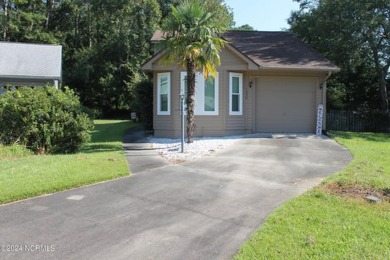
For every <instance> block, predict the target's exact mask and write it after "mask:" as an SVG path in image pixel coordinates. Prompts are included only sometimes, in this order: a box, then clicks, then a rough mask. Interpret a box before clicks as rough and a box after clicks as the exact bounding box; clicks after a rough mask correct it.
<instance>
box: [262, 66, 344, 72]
mask: <svg viewBox="0 0 390 260" xmlns="http://www.w3.org/2000/svg"><path fill="white" fill-rule="evenodd" d="M259 70H284V71H286V70H289V71H298V70H299V71H308V72H329V71H330V72H333V73H336V72H339V71H340V70H341V69H340V68H338V67H317V68H316V67H283V66H280V67H267V66H260V67H259Z"/></svg>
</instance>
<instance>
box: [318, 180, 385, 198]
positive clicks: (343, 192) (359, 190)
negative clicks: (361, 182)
mask: <svg viewBox="0 0 390 260" xmlns="http://www.w3.org/2000/svg"><path fill="white" fill-rule="evenodd" d="M319 189H321V190H324V191H326V192H329V193H333V194H336V195H338V196H341V197H349V198H356V199H365V198H366V197H367V196H375V197H377V198H378V199H380V200H381V201H387V202H390V189H386V190H378V189H374V188H367V187H362V186H355V185H350V186H342V185H339V184H338V183H335V182H331V183H327V184H325V185H324V186H320V187H319Z"/></svg>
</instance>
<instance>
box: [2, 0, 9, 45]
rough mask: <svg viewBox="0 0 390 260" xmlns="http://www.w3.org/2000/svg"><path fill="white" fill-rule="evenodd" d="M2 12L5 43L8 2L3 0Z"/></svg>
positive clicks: (4, 39)
mask: <svg viewBox="0 0 390 260" xmlns="http://www.w3.org/2000/svg"><path fill="white" fill-rule="evenodd" d="M3 11H4V13H3V41H6V40H7V36H8V0H3Z"/></svg>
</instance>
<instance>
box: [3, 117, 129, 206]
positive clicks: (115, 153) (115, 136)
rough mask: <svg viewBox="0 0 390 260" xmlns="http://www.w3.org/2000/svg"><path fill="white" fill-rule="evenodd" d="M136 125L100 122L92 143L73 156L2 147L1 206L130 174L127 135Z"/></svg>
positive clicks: (112, 121)
mask: <svg viewBox="0 0 390 260" xmlns="http://www.w3.org/2000/svg"><path fill="white" fill-rule="evenodd" d="M134 126H135V125H134V124H132V123H131V122H129V121H123V120H96V121H95V130H94V131H93V133H92V140H91V142H90V143H88V144H87V145H85V146H84V147H83V148H82V149H81V150H80V152H78V153H76V154H69V155H33V154H31V153H30V152H29V151H28V150H26V149H24V148H22V147H16V148H15V147H0V160H1V164H0V203H6V202H11V201H15V200H20V199H24V198H28V197H32V196H37V195H41V194H45V193H51V192H55V191H60V190H65V189H69V188H74V187H79V186H83V185H87V184H91V183H96V182H100V181H105V180H110V179H113V178H117V177H121V176H126V175H129V169H128V166H127V162H126V158H125V155H124V152H123V149H122V138H123V135H124V132H125V131H126V130H127V129H129V128H131V127H134Z"/></svg>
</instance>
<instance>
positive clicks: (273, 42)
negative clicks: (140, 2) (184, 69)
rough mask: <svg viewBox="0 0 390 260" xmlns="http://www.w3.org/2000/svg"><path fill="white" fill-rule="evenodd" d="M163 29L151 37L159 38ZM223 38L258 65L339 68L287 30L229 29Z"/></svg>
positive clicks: (155, 40) (281, 67) (322, 68)
mask: <svg viewBox="0 0 390 260" xmlns="http://www.w3.org/2000/svg"><path fill="white" fill-rule="evenodd" d="M163 36H164V34H163V32H161V31H156V32H155V33H154V35H153V37H152V39H151V41H152V42H158V41H160V40H162V39H163ZM222 38H223V39H225V40H226V41H228V43H229V44H230V45H231V46H232V47H233V48H235V49H236V50H237V51H239V52H240V53H242V54H243V55H244V56H246V57H247V58H249V59H250V60H252V61H253V62H254V63H255V64H257V65H258V66H259V67H261V68H277V69H310V70H329V71H339V68H338V67H337V66H335V65H334V64H332V62H330V61H329V60H328V59H326V58H325V57H324V56H322V55H321V54H320V53H319V52H318V51H316V50H314V49H313V48H311V47H310V46H309V45H307V44H306V43H304V42H303V41H301V40H300V39H298V38H296V37H295V36H294V35H293V34H292V33H289V32H260V31H228V32H225V33H224V34H222Z"/></svg>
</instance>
